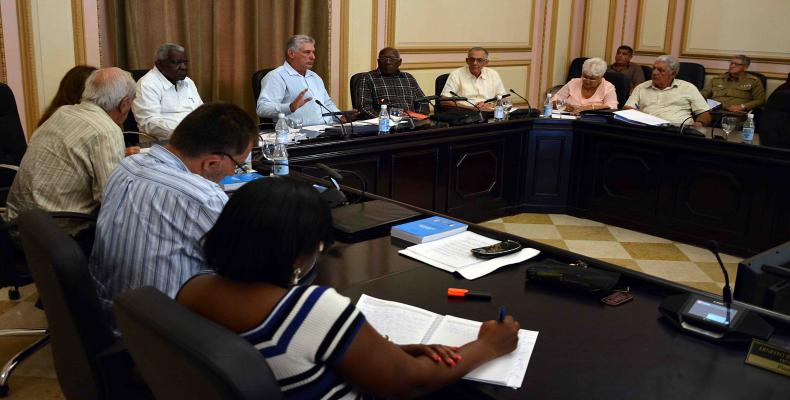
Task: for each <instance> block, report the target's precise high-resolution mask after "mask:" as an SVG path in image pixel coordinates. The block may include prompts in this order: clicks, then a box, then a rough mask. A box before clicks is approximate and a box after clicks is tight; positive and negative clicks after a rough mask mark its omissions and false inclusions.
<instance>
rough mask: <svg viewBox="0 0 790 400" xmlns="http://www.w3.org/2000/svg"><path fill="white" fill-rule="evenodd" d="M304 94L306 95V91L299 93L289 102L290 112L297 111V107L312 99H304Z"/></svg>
mask: <svg viewBox="0 0 790 400" xmlns="http://www.w3.org/2000/svg"><path fill="white" fill-rule="evenodd" d="M305 93H307V89H305V90H302V91H301V92H299V95H298V96H296V98H295V99H294V101H292V102H291V105H290V108H291V112H294V111H296V110H298V109H299V107H301V106H303V105H305V103H307V102H309V101H310V100H312V99H313V98H312V97H304V94H305Z"/></svg>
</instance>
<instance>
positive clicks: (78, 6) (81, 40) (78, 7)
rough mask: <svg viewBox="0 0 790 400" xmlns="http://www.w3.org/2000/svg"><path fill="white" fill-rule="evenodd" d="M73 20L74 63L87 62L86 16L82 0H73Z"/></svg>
mask: <svg viewBox="0 0 790 400" xmlns="http://www.w3.org/2000/svg"><path fill="white" fill-rule="evenodd" d="M71 22H72V32H74V63H75V64H76V65H80V64H86V63H87V59H88V57H87V55H86V54H85V18H84V13H83V10H82V0H71Z"/></svg>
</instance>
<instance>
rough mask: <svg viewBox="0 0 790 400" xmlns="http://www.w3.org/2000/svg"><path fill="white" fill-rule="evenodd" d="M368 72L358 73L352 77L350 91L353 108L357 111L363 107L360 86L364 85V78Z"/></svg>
mask: <svg viewBox="0 0 790 400" xmlns="http://www.w3.org/2000/svg"><path fill="white" fill-rule="evenodd" d="M365 74H366V72H357V73H356V74H354V75H351V79H350V80H349V85H348V87H349V90H351V107H353V108H354V109H355V110H359V109H360V107H362V105H361V104H360V101H359V100H360V98H361V97H362V96H361V94H360V93H359V85H360V84H361V83H362V77H363V76H365Z"/></svg>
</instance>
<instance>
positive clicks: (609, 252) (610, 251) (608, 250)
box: [565, 240, 631, 258]
mask: <svg viewBox="0 0 790 400" xmlns="http://www.w3.org/2000/svg"><path fill="white" fill-rule="evenodd" d="M565 244H566V245H567V246H568V250H570V251H572V252H574V253H579V254H584V255H585V256H588V257H592V258H631V255H629V254H628V252H627V251H625V249H624V248H623V246H621V245H620V243H618V242H607V241H596V240H566V241H565Z"/></svg>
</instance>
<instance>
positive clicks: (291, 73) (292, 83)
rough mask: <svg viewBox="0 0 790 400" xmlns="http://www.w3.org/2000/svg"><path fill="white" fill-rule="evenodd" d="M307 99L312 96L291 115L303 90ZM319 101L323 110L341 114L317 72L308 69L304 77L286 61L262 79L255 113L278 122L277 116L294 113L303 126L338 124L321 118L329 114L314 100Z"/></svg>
mask: <svg viewBox="0 0 790 400" xmlns="http://www.w3.org/2000/svg"><path fill="white" fill-rule="evenodd" d="M304 89H308V90H307V92H306V93H305V94H304V97H305V98H308V97H311V98H312V99H313V100H310V101H308V102H307V103H305V104H304V105H302V106H301V107H299V108H297V109H296V111H294V112H293V113H291V102H292V101H294V99H296V96H298V95H299V93H300V92H301V91H302V90H304ZM316 100H318V101H320V102H321V104H323V105H324V107H326V108H328V109H330V110H332V111H338V109H337V106H336V105H335V102H334V101H332V98H331V97H329V93H327V91H326V88H325V87H324V81H322V80H321V77H320V76H318V74H316V73H315V72H313V71H311V70H309V69H308V70H307V72H305V74H304V75H302V74H300V73H298V72H296V70H295V69H293V67H292V66H291V64H288V62H287V61H286V62H285V63H283V65H281V66H279V67H277V68H275V69H273V70H272V71H271V72H269V73H268V74H266V76H264V77H263V79H262V80H261V94H260V95H259V96H258V103H257V107H256V111H257V112H258V115H259V116H261V117H264V118H271V119H273V120H274V121H275V122H277V113H283V114H285V115H290V114H293V117H294V118H301V119H302V121H303V123H304V125H305V126H308V125H321V124H331V123H334V122H336V120H335V118H334V117H322V116H321V114H323V113H325V112H327V110H325V109H323V108H322V107H321V106H319V105H318V104H317V103H316V102H315V101H316Z"/></svg>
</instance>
